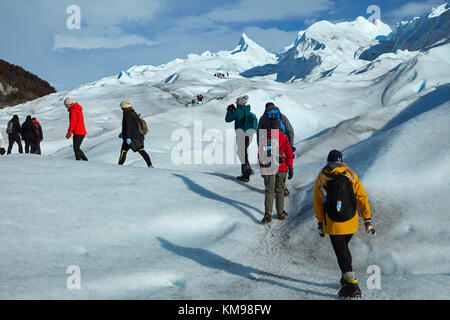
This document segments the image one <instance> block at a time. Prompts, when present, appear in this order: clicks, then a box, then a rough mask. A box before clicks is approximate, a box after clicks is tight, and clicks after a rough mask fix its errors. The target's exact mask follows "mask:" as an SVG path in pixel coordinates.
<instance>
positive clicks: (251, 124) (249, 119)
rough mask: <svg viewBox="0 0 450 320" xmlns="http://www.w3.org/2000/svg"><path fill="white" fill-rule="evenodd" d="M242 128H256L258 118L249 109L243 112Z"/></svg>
mask: <svg viewBox="0 0 450 320" xmlns="http://www.w3.org/2000/svg"><path fill="white" fill-rule="evenodd" d="M244 128H247V130H248V129H250V128H251V129H253V130H255V131H256V130H258V118H257V117H256V115H255V114H254V113H253V112H251V111H248V112H245V119H244Z"/></svg>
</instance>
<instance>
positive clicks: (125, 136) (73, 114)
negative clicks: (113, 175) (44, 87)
mask: <svg viewBox="0 0 450 320" xmlns="http://www.w3.org/2000/svg"><path fill="white" fill-rule="evenodd" d="M64 105H65V106H66V108H67V111H68V112H69V123H70V124H69V129H68V130H67V134H66V138H67V139H70V138H71V137H73V138H72V139H73V151H74V153H75V159H76V160H78V161H88V158H87V157H86V155H85V154H84V152H83V151H82V150H81V144H82V143H83V140H84V137H85V136H86V135H87V132H86V127H85V124H84V116H83V108H82V107H81V106H80V105H79V104H78V103H77V102H74V101H73V99H72V98H70V97H67V98H66V99H65V100H64ZM120 108H121V109H122V111H123V119H122V132H121V133H120V135H119V138H120V139H122V140H123V143H122V148H121V152H120V157H119V162H118V164H119V165H123V164H124V163H125V160H126V156H127V153H128V151H129V150H130V149H131V150H132V151H133V152H139V154H140V155H141V156H142V157H143V158H144V160H145V162H146V164H147V166H148V167H149V168H153V165H152V162H151V160H150V156H149V155H148V153H147V152H146V151H145V150H144V140H145V135H146V134H147V131H148V128H147V124H146V122H145V121H144V120H143V119H141V117H140V116H139V115H138V114H137V113H136V112H135V111H134V109H133V108H132V106H131V101H130V100H124V101H122V102H121V103H120Z"/></svg>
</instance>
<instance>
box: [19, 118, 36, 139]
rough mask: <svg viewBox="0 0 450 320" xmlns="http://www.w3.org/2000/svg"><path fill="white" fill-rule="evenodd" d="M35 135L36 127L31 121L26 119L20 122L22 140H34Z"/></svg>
mask: <svg viewBox="0 0 450 320" xmlns="http://www.w3.org/2000/svg"><path fill="white" fill-rule="evenodd" d="M35 135H36V128H35V127H34V123H33V121H32V120H31V119H30V120H26V121H25V122H24V123H23V124H22V137H23V139H24V140H34V138H35Z"/></svg>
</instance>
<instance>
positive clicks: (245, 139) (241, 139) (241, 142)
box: [236, 135, 253, 178]
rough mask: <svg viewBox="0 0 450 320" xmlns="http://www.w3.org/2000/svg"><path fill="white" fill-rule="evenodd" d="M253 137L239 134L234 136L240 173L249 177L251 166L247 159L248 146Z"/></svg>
mask: <svg viewBox="0 0 450 320" xmlns="http://www.w3.org/2000/svg"><path fill="white" fill-rule="evenodd" d="M252 140H253V137H251V136H243V135H239V136H238V137H237V138H236V143H237V154H238V158H239V161H240V162H241V173H242V176H243V177H245V178H249V177H250V176H251V174H252V166H251V165H250V162H249V161H248V147H249V146H250V144H251V143H252Z"/></svg>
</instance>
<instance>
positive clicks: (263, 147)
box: [258, 119, 294, 224]
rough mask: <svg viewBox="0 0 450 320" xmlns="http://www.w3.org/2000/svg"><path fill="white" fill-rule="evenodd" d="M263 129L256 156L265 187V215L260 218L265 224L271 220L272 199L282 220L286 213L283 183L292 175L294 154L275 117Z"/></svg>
mask: <svg viewBox="0 0 450 320" xmlns="http://www.w3.org/2000/svg"><path fill="white" fill-rule="evenodd" d="M264 131H266V130H264V129H263V130H261V134H260V135H259V152H258V158H259V165H260V167H261V175H262V176H263V179H264V186H265V189H266V194H265V200H264V207H265V215H264V218H263V220H262V223H263V224H266V223H269V222H270V221H272V210H273V203H274V200H275V201H276V209H277V214H278V218H279V219H280V220H283V219H284V218H286V217H287V215H288V214H287V213H286V211H284V184H285V182H286V177H288V179H289V180H291V179H292V178H293V176H294V169H293V158H294V154H293V152H292V148H291V144H290V143H289V140H288V138H287V137H286V136H285V135H284V133H283V132H282V131H281V125H280V122H279V121H278V120H277V119H271V120H270V121H269V124H268V128H267V131H266V133H265V132H264ZM288 172H289V174H288Z"/></svg>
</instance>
